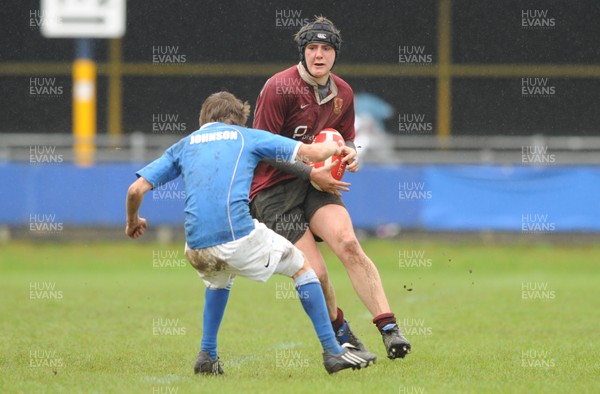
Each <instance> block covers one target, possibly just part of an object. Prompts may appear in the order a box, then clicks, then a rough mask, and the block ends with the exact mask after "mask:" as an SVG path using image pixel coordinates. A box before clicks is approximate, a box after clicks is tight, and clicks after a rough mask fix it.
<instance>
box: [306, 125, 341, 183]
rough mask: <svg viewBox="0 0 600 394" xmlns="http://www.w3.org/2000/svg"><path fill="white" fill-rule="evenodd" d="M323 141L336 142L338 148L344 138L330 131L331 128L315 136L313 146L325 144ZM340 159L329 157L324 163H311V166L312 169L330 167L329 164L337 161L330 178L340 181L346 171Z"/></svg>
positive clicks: (336, 156) (335, 131)
mask: <svg viewBox="0 0 600 394" xmlns="http://www.w3.org/2000/svg"><path fill="white" fill-rule="evenodd" d="M325 141H334V142H337V144H338V145H339V146H344V144H345V142H344V137H342V135H341V134H340V133H338V131H337V130H335V129H331V128H327V129H323V130H322V131H321V132H320V133H319V134H317V136H316V137H315V139H314V140H313V144H319V143H321V142H325ZM342 157H343V156H342V155H333V156H331V157H329V158H328V159H326V160H325V161H320V162H318V163H313V164H312V166H313V167H314V168H320V167H323V166H327V165H330V164H331V163H333V162H334V161H336V160H339V163H338V164H337V165H335V166H334V167H333V168H332V169H331V176H332V177H333V178H334V179H336V180H338V181H341V180H342V177H343V176H344V172H345V171H346V163H342ZM310 183H312V185H313V186H314V188H315V189H317V190H320V191H323V190H321V188H320V187H319V185H317V184H316V183H314V182H313V181H310Z"/></svg>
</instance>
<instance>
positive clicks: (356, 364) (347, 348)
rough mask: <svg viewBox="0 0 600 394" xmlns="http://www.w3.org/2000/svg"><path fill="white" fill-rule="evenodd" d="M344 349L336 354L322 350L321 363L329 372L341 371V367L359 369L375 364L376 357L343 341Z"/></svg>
mask: <svg viewBox="0 0 600 394" xmlns="http://www.w3.org/2000/svg"><path fill="white" fill-rule="evenodd" d="M342 348H343V349H344V351H343V352H342V353H340V354H338V355H337V356H335V355H333V354H332V353H331V352H330V351H328V350H327V351H325V352H323V365H325V369H326V370H327V372H329V373H330V374H332V373H336V372H338V371H341V370H342V369H348V368H352V369H361V368H367V367H368V366H369V365H372V364H375V360H377V357H376V356H375V355H374V354H372V353H369V352H367V351H361V350H359V349H357V348H356V347H354V346H352V345H350V344H349V343H345V344H343V345H342Z"/></svg>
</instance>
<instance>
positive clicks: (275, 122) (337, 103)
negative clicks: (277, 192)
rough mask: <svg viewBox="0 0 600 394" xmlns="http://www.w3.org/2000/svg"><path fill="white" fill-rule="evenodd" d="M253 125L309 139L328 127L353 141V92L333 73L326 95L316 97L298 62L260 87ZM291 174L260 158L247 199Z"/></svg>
mask: <svg viewBox="0 0 600 394" xmlns="http://www.w3.org/2000/svg"><path fill="white" fill-rule="evenodd" d="M252 127H253V128H255V129H261V130H267V131H270V132H272V133H274V134H280V135H283V136H285V137H289V138H293V139H295V140H297V141H302V142H304V143H306V144H310V143H312V141H313V139H314V138H315V136H316V135H317V134H319V132H320V131H321V130H323V129H324V128H327V127H331V128H334V129H336V130H337V131H339V132H340V134H341V135H342V137H344V140H345V141H354V93H353V92H352V88H351V87H350V85H348V84H347V83H346V82H345V81H344V80H343V79H341V78H340V77H338V76H337V75H333V74H330V86H329V96H327V97H325V98H324V99H323V100H320V99H319V92H318V89H317V85H316V83H314V81H312V80H311V79H310V77H309V76H308V73H306V71H305V70H304V68H303V67H302V66H301V65H300V64H298V65H297V66H293V67H290V68H288V69H287V70H283V71H281V72H280V73H277V74H275V75H274V76H272V77H271V78H270V79H269V80H268V81H267V82H266V83H265V86H264V87H263V88H262V90H261V92H260V95H259V96H258V100H257V102H256V109H255V112H254V123H253V125H252ZM292 178H294V175H290V174H286V173H284V172H282V171H280V170H278V169H276V168H274V167H272V166H270V165H268V164H266V163H264V162H261V163H259V164H258V166H257V167H256V170H255V171H254V179H253V180H252V187H251V189H250V199H251V200H252V199H253V198H254V196H256V194H257V193H258V192H259V191H261V190H263V189H266V188H268V187H271V186H273V185H275V184H277V183H279V182H282V181H285V180H287V179H292Z"/></svg>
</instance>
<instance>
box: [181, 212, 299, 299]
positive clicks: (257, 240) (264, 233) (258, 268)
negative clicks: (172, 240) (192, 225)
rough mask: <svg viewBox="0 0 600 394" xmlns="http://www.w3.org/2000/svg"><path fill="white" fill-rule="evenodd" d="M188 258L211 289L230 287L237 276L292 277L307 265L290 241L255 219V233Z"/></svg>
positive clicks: (189, 251)
mask: <svg viewBox="0 0 600 394" xmlns="http://www.w3.org/2000/svg"><path fill="white" fill-rule="evenodd" d="M185 255H186V257H187V258H188V260H189V261H190V263H191V264H192V266H193V267H194V268H196V270H197V271H198V274H199V275H200V277H201V278H202V280H203V281H204V283H205V284H206V286H207V287H208V288H211V289H223V288H225V287H227V286H228V285H229V284H230V283H231V282H232V281H233V278H234V277H235V276H236V275H239V276H243V277H245V278H248V279H252V280H255V281H257V282H265V281H266V280H267V279H269V278H270V277H271V276H272V275H273V274H280V275H285V276H288V277H291V276H292V275H294V274H295V273H296V272H298V271H299V270H300V269H301V268H302V266H303V265H304V255H303V254H302V252H300V250H299V249H297V248H296V247H295V246H294V245H292V243H291V242H290V241H288V240H287V239H285V238H283V237H282V236H281V235H279V234H277V233H275V232H274V231H273V230H270V229H269V228H268V227H267V226H265V225H264V224H263V223H260V222H259V221H257V220H254V230H252V232H251V233H250V234H248V235H246V236H245V237H242V238H240V239H236V240H235V241H231V242H227V243H224V244H220V245H215V246H210V247H208V248H204V249H190V248H189V247H188V245H187V243H186V244H185Z"/></svg>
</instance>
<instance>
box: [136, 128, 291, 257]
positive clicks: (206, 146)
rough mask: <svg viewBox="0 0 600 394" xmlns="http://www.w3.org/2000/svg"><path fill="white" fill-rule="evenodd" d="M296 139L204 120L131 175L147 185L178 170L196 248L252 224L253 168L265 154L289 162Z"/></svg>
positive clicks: (229, 238) (188, 227) (244, 230)
mask: <svg viewBox="0 0 600 394" xmlns="http://www.w3.org/2000/svg"><path fill="white" fill-rule="evenodd" d="M301 143H302V142H299V141H294V140H292V139H290V138H285V137H281V136H279V135H275V134H272V133H269V132H267V131H263V130H255V129H247V128H245V127H240V126H233V125H228V124H224V123H207V124H205V125H203V126H202V127H201V128H200V129H199V130H197V131H195V132H193V133H192V134H190V135H188V136H187V137H185V138H182V139H181V140H179V142H177V143H176V144H174V145H173V146H171V147H170V148H169V149H167V150H166V151H165V153H164V154H163V155H162V156H161V157H160V158H158V159H156V160H155V161H153V162H152V163H150V164H148V165H147V166H146V167H144V168H142V169H141V170H140V171H138V172H137V173H136V174H137V175H138V176H141V177H144V178H145V179H146V180H147V181H148V182H150V184H152V187H153V188H156V187H159V186H161V185H164V184H165V183H167V182H169V181H171V180H173V179H175V178H177V177H178V176H179V175H182V178H183V181H184V184H185V192H186V199H185V234H186V240H187V243H188V245H189V247H190V248H192V249H201V248H206V247H209V246H213V245H218V244H222V243H226V242H230V241H234V240H236V239H238V238H241V237H244V236H246V235H248V234H249V233H250V232H251V231H252V230H253V229H254V222H253V220H252V217H251V216H250V208H249V207H248V203H249V198H248V194H249V191H250V184H251V182H252V177H253V175H254V169H255V167H256V166H257V165H258V163H259V162H260V160H261V159H263V158H265V157H269V158H274V159H276V160H284V161H289V162H293V161H294V160H295V157H296V155H297V153H298V149H300V144H301Z"/></svg>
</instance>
